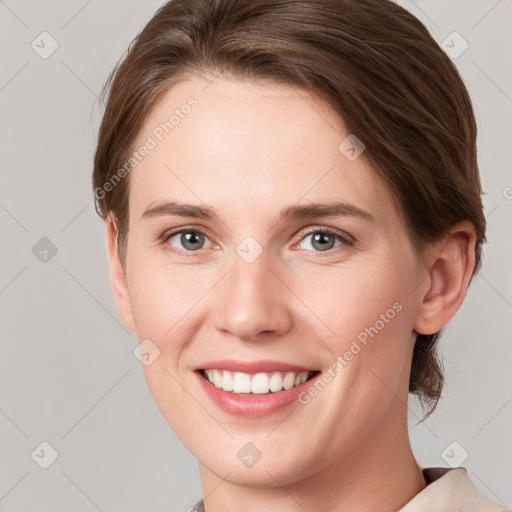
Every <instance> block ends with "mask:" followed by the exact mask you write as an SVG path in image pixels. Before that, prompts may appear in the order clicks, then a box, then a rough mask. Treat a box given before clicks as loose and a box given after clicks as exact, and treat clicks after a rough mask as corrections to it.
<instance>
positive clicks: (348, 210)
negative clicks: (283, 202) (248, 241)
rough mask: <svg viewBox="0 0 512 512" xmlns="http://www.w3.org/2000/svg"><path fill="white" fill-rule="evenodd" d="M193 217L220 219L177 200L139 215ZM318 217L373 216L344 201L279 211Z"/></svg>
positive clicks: (288, 216)
mask: <svg viewBox="0 0 512 512" xmlns="http://www.w3.org/2000/svg"><path fill="white" fill-rule="evenodd" d="M169 216H178V217H193V218H197V219H205V220H210V221H220V218H219V216H218V215H217V214H216V213H215V210H214V209H213V208H212V207H211V206H207V205H204V206H202V205H195V204H186V203H180V202H177V201H161V202H157V203H152V204H150V205H149V206H148V207H147V208H146V209H145V210H144V213H143V214H142V216H141V219H148V218H154V217H169ZM318 217H359V218H362V219H364V220H367V221H370V222H374V221H375V217H374V216H373V215H372V214H371V213H369V212H367V211H366V210H363V209H361V208H359V207H358V206H355V205H352V204H349V203H345V202H335V203H326V204H320V203H310V204H304V205H292V206H288V207H286V208H284V209H283V210H281V212H280V213H279V219H280V221H293V220H300V219H309V218H318Z"/></svg>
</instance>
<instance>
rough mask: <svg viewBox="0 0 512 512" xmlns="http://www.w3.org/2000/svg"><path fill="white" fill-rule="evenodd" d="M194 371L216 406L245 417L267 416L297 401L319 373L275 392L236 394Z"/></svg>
mask: <svg viewBox="0 0 512 512" xmlns="http://www.w3.org/2000/svg"><path fill="white" fill-rule="evenodd" d="M194 373H195V374H196V375H197V378H198V379H199V384H200V385H201V387H202V388H203V390H204V391H205V393H206V394H207V395H208V396H209V397H210V399H211V400H212V401H213V402H214V403H215V404H216V405H217V406H218V407H220V408H221V409H222V410H223V411H225V412H227V413H229V414H234V415H236V416H246V417H262V416H268V415H270V414H274V413H276V412H277V411H279V410H280V409H282V408H284V407H286V406H287V405H289V404H291V403H293V402H297V401H298V396H299V395H300V394H301V393H302V392H303V391H305V390H306V389H307V388H309V386H311V384H312V383H313V381H315V380H316V379H317V378H318V377H319V376H320V373H318V375H315V376H314V377H312V378H310V379H309V380H307V381H306V382H304V383H302V384H300V385H299V386H295V387H293V388H291V389H283V390H282V391H277V392H275V393H273V392H271V393H267V394H265V395H258V394H248V393H242V394H239V395H238V394H236V393H233V392H229V391H224V390H223V389H220V388H218V387H216V386H214V385H213V384H212V383H211V382H210V381H209V380H207V379H205V378H204V377H203V376H202V375H201V373H199V372H198V371H195V372H194Z"/></svg>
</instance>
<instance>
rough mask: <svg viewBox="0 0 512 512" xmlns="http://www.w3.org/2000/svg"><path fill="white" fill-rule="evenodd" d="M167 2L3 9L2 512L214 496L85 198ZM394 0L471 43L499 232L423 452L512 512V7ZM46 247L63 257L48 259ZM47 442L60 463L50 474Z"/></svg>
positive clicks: (450, 339) (465, 59) (485, 168)
mask: <svg viewBox="0 0 512 512" xmlns="http://www.w3.org/2000/svg"><path fill="white" fill-rule="evenodd" d="M161 3H162V2H160V1H147V2H140V1H139V2H135V1H120V0H117V1H100V0H92V1H85V0H73V1H67V2H64V1H62V2H57V1H53V2H37V1H31V2H30V1H20V0H18V1H15V0H6V1H0V55H1V69H0V108H1V118H0V119H1V125H0V130H1V132H0V137H1V139H0V140H1V146H0V172H1V179H2V181H1V187H0V226H1V252H0V254H1V261H0V315H1V317H0V318H1V325H0V333H1V346H0V393H1V394H0V398H1V401H0V432H1V436H0V449H1V452H0V511H9V512H14V511H31V512H42V511H52V512H58V511H70V510H73V511H76V512H82V511H84V512H85V511H97V510H100V511H104V512H107V511H123V512H131V511H134V512H135V511H141V510H145V511H184V510H187V508H188V507H189V506H191V505H192V504H194V503H195V502H196V500H197V499H198V498H199V497H201V495H202V492H201V487H200V482H199V474H198V470H197V463H196V461H195V459H194V458H193V457H192V456H191V455H190V454H189V453H188V452H187V451H186V450H185V449H184V448H183V447H182V446H181V444H180V442H179V441H178V439H177V438H176V437H175V436H174V434H173V432H172V431H171V430H170V428H169V427H168V425H167V423H166V422H165V421H164V419H163V418H162V417H161V415H160V412H159V411H158V409H157V407H156V405H155V404H154V403H153V400H152V398H151V396H150V394H149V392H148V390H147V385H146V382H145V379H144V376H143V372H142V368H141V364H140V363H139V361H138V360H137V359H136V358H135V357H134V355H133V352H132V351H133V349H134V348H135V347H136V337H135V335H134V334H132V333H129V332H128V331H127V330H126V329H125V328H124V327H123V326H122V325H121V324H120V322H119V320H118V317H117V312H116V310H115V306H114V303H113V299H112V294H111V290H110V285H109V281H108V267H107V261H106V253H105V245H104V238H103V225H102V223H101V222H100V219H99V217H97V216H96V214H95V212H94V208H93V201H92V199H93V195H92V191H91V170H92V158H93V153H94V144H95V140H96V136H97V131H98V127H99V122H100V119H101V110H100V109H99V108H98V105H99V103H98V100H97V96H98V95H99V92H100V90H101V87H102V85H103V83H104V81H105V79H106V77H107V75H108V73H109V72H110V70H111V69H112V68H113V66H114V64H115V63H116V62H117V60H118V59H119V57H120V56H121V55H122V54H123V52H124V51H125V49H126V48H127V46H128V43H129V42H130V41H131V39H132V38H133V37H134V36H135V35H136V34H137V33H138V32H139V31H140V29H141V28H142V27H143V26H144V24H145V23H146V22H147V21H148V20H149V18H150V17H151V16H152V14H153V13H154V12H155V11H156V9H157V8H158V7H159V6H160V5H161ZM400 3H401V4H402V5H403V6H404V7H406V8H407V9H409V10H410V11H411V12H412V13H413V14H415V15H416V16H418V17H419V18H420V19H421V20H422V21H423V22H424V23H425V24H426V25H427V27H428V28H429V30H430V31H431V32H432V34H433V36H434V37H435V39H436V40H437V41H439V42H440V43H441V42H442V41H444V40H445V38H446V37H447V36H448V35H450V34H451V33H452V32H453V31H457V32H458V33H459V34H460V35H461V36H462V37H463V38H464V39H465V40H466V41H467V42H468V43H469V47H468V49H467V50H466V51H465V52H464V53H463V54H462V55H460V56H459V57H458V58H457V59H456V60H455V62H456V64H457V66H458V68H459V70H460V73H461V74H462V76H463V78H464V80H465V82H466V84H467V87H468V88H469V92H470V94H471V96H472V99H473V102H474V106H475V110H476V115H477V119H478V123H479V130H480V131H479V140H478V143H479V162H480V167H481V172H482V177H483V186H484V190H485V192H486V196H485V209H486V214H487V219H488V222H489V230H488V238H489V244H487V246H486V248H485V261H484V266H483V270H482V273H481V275H480V276H479V277H478V278H476V279H475V281H474V282H473V283H472V285H471V288H470V291H469V294H468V297H467V299H466V302H465V304H464V306H463V307H462V309H461V311H460V312H459V314H458V315H457V317H456V318H455V320H454V321H453V322H452V323H451V324H450V325H449V326H448V328H447V329H446V333H445V335H444V337H443V340H442V342H441V347H442V353H443V355H444V359H445V370H446V386H445V390H444V396H443V399H442V400H441V402H440V404H439V406H438V408H437V410H436V412H435V413H434V414H433V416H432V417H431V418H430V419H428V420H427V421H425V422H424V423H420V424H417V423H418V419H419V417H420V415H421V410H420V409H419V408H418V406H417V404H416V403H415V401H413V400H410V433H411V442H412V445H413V449H414V452H415V454H416V456H417V459H418V461H419V463H420V464H421V465H422V466H447V465H448V463H447V461H450V460H454V459H456V460H462V459H463V457H464V454H465V452H467V454H468V458H467V460H465V461H464V462H463V463H462V465H463V466H465V467H466V468H467V469H468V473H469V475H470V477H471V479H472V480H473V482H474V483H475V485H476V487H477V488H478V489H479V490H480V491H481V492H482V493H484V494H485V495H487V496H489V497H490V498H491V499H493V500H494V501H496V502H499V503H501V504H503V505H506V506H507V507H508V508H512V485H511V482H512V457H511V454H512V449H511V448H512V436H511V435H510V433H511V432H512V429H511V427H512V385H511V383H512V377H511V372H510V368H511V364H510V363H511V355H512V344H511V343H510V341H511V339H510V332H511V331H510V328H511V322H510V319H511V316H512V315H511V312H512V279H511V277H512V276H511V268H510V256H511V253H512V251H511V237H510V233H511V232H512V231H511V229H510V228H511V226H510V224H511V222H510V220H511V209H512V199H511V198H512V188H510V187H512V175H511V173H510V146H511V141H512V137H511V136H512V115H511V111H512V87H511V76H512V73H511V62H512V59H511V51H510V49H511V48H512V35H511V34H512V32H511V31H510V20H511V15H512V3H511V2H510V0H499V1H496V0H489V1H487V0H479V1H459V2H456V1H446V0H438V1H428V0H421V1H420V0H416V1H414V2H413V1H411V0H404V1H402V2H400ZM43 31H46V32H48V33H49V34H51V37H52V38H54V39H55V40H56V41H57V43H58V48H57V49H56V51H55V52H54V53H53V54H52V55H50V56H49V57H48V58H46V59H43V58H41V57H40V56H39V54H38V53H36V52H35V51H34V50H33V49H32V47H31V43H32V41H34V40H35V42H36V43H37V44H39V51H43V48H41V47H42V46H43V44H44V48H45V49H46V51H47V50H48V49H49V48H51V46H50V44H51V41H50V40H49V39H48V38H47V36H40V34H41V32H43ZM42 37H46V38H47V39H45V42H44V43H41V38H42ZM448 43H450V39H448ZM453 45H455V49H457V48H459V49H460V48H461V46H458V47H457V46H456V45H460V41H458V42H457V40H456V41H455V43H453V44H452V46H453ZM43 237H47V238H48V239H50V240H51V242H52V243H53V244H54V245H55V246H56V248H57V253H56V254H55V255H53V256H52V253H51V251H50V252H49V253H48V254H47V255H46V258H47V261H46V262H43V261H40V259H39V258H42V257H44V256H45V254H44V252H41V251H44V249H45V247H44V244H45V243H46V244H47V242H45V241H43V242H39V241H40V239H41V238H43ZM38 242H39V244H40V245H37V246H36V249H37V250H35V252H36V254H37V255H38V256H39V257H36V254H34V253H33V247H34V246H35V245H36V244H37V243H38ZM41 244H43V245H41ZM43 441H46V442H48V443H49V444H50V445H51V446H52V447H53V448H54V449H55V450H56V451H57V453H58V458H57V459H56V461H55V462H54V463H53V464H52V465H51V466H50V467H49V468H48V469H42V468H41V467H40V466H39V465H38V463H36V461H38V462H39V463H44V461H43V459H44V457H47V459H46V460H47V461H48V460H50V459H48V457H50V456H51V450H50V449H49V448H48V447H45V445H43V446H42V447H41V446H40V443H41V442H43ZM453 442H456V443H457V444H452V443H453ZM34 450H35V452H34ZM41 450H42V451H41ZM33 452H34V454H33V456H32V455H31V454H32V453H33ZM38 454H39V456H38ZM42 454H44V456H43V455H42ZM450 456H451V459H450Z"/></svg>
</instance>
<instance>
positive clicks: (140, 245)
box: [105, 77, 475, 512]
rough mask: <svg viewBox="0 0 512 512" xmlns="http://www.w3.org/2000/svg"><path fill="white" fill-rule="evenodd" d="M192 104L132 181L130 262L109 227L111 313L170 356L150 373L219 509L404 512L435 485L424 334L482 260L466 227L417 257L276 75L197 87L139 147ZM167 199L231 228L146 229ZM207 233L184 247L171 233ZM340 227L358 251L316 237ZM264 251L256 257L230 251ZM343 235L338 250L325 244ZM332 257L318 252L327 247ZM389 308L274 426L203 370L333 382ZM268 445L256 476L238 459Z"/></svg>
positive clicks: (326, 118) (362, 162) (364, 171)
mask: <svg viewBox="0 0 512 512" xmlns="http://www.w3.org/2000/svg"><path fill="white" fill-rule="evenodd" d="M190 96H194V97H195V98H196V99H197V101H198V105H197V107H195V108H194V109H193V110H192V111H191V113H190V114H189V115H188V116H185V117H184V118H183V119H181V120H180V123H179V124H178V125H177V126H176V127H175V128H174V129H173V130H172V132H170V133H169V134H167V135H165V137H164V138H163V140H162V141H161V142H160V143H159V144H158V145H157V147H155V148H154V149H152V150H151V151H150V152H149V154H148V155H147V156H146V157H145V158H144V159H143V160H142V161H141V162H140V163H139V164H138V165H137V166H136V167H135V168H134V169H133V170H132V171H131V173H130V177H129V179H130V194H129V205H130V206H129V217H130V219H129V231H128V233H129V235H128V246H127V257H126V262H125V266H124V268H123V265H122V264H121V261H120V258H119V254H118V252H117V250H116V244H115V237H116V233H115V228H114V223H113V222H111V220H110V219H107V220H106V223H105V227H106V239H107V250H108V256H109V263H110V273H111V281H112V287H113V290H114V297H115V300H116V305H117V308H118V311H119V314H120V316H121V319H122V321H123V323H124V324H125V326H126V327H128V328H129V329H131V330H134V331H136V332H137V335H138V339H139V340H141V341H142V340H144V339H147V338H149V339H150V340H151V341H152V342H153V343H154V344H155V345H156V346H157V347H158V349H159V350H160V356H159V357H158V358H157V359H156V360H155V361H154V362H153V363H152V364H151V365H149V366H144V371H145V376H146V379H147V382H148V385H149V388H150V390H151V393H152V395H153V397H154V399H155V402H156V403H157V405H158V407H159V408H160V410H161V412H162V414H163V415H164V417H165V419H166V420H167V422H168V423H169V425H170V426H171V427H172V429H173V430H174V431H175V432H176V434H177V435H178V437H179V438H180V439H181V441H182V442H183V443H184V445H185V446H186V447H187V448H188V449H189V450H190V451H191V452H192V454H193V455H194V456H195V457H196V458H197V459H198V461H199V468H200V475H201V482H202V486H203V491H204V496H205V507H206V510H207V511H208V512H221V511H222V512H230V511H235V510H237V511H238V510H244V511H256V510H258V511H260V510H280V511H286V512H292V511H299V510H301V511H302V510H304V509H305V510H326V511H327V510H328V511H332V512H335V511H342V510H343V511H345V510H350V511H374V510H380V511H382V512H386V511H389V512H391V511H396V510H398V509H399V508H400V507H402V506H404V505H405V504H406V503H407V502H408V501H410V500H411V499H412V498H413V497H414V496H415V495H416V494H418V493H419V492H420V491H421V490H423V489H424V488H425V486H426V482H425V481H424V479H423V476H422V473H421V468H420V466H419V465H418V463H417V462H416V460H415V458H414V456H413V453H412V450H411V446H410V442H409V437H408V431H407V398H408V383H409V375H410V364H411V358H412V350H413V345H414V339H415V332H417V333H423V334H429V333H434V332H437V331H438V330H440V329H441V328H442V327H443V326H444V325H445V324H446V323H447V322H448V321H449V320H450V319H451V318H452V317H453V315H454V314H455V312H456V311H457V309H458V308H459V306H460V304H461V302H462V300H463V298H464V295H465V292H466V288H467V286H468V283H469V279H470V276H471V272H472V270H473V267H474V256H473V254H474V244H475V235H474V231H473V229H472V227H471V225H470V224H469V223H466V222H463V223H460V224H458V225H456V226H454V227H453V228H452V230H450V232H448V233H446V234H445V236H443V237H441V238H440V239H439V240H438V241H437V242H436V243H433V244H430V245H428V246H427V247H426V249H425V253H424V255H423V257H422V258H420V257H419V256H418V254H417V253H416V252H415V250H414V248H413V246H412V244H411V241H410V239H409V238H408V236H407V233H406V231H405V228H404V225H403V223H402V221H401V220H400V217H399V214H398V211H397V210H396V207H395V204H394V202H393V199H392V197H391V196H390V194H389V192H388V190H387V188H386V186H385V185H384V183H383V182H382V180H381V179H380V178H379V176H378V175H377V173H376V172H375V171H374V169H372V168H371V166H370V165H369V164H368V162H367V161H366V159H365V158H364V153H363V155H362V156H361V157H359V158H357V159H356V160H355V161H349V160H348V159H347V158H346V157H345V155H344V154H343V153H341V152H340V150H339V149H338V145H339V144H340V142H341V141H342V140H344V139H345V137H346V136H347V135H348V132H347V130H346V129H345V127H344V124H343V122H342V121H341V120H340V119H339V118H338V117H337V115H336V114H335V113H334V112H333V111H332V110H331V109H330V107H329V106H327V105H326V104H325V103H323V102H322V101H321V100H319V99H318V98H316V97H315V96H313V95H311V94H309V93H306V92H304V91H299V90H297V89H296V88H294V87H291V86H286V85H278V84H275V83H271V82H258V83H256V82H252V83H249V82H239V81H238V82H237V81H234V80H230V79H226V78H217V79H215V80H213V81H212V82H211V83H209V82H207V81H205V80H203V79H199V78H196V77H194V78H187V79H186V80H185V81H183V82H181V83H178V84H177V85H175V86H174V87H173V88H172V89H170V90H169V91H168V92H167V93H166V95H165V96H164V97H163V98H162V99H161V100H160V102H159V103H158V104H157V106H156V108H155V109H154V110H153V111H152V112H151V113H150V115H149V116H148V117H147V118H146V120H145V122H144V126H143V128H142V130H141V132H140V136H139V138H138V141H137V143H136V145H135V146H136V147H138V146H139V145H141V144H142V143H143V142H144V140H145V139H146V137H147V135H148V134H151V132H152V130H154V128H155V127H156V126H158V125H159V123H160V122H162V121H164V120H166V119H168V118H169V113H170V112H172V111H173V110H174V109H176V108H179V107H180V106H181V105H183V104H185V103H186V101H187V99H188V98H189V97H190ZM164 200H169V201H170V200H174V201H182V202H186V203H192V204H197V205H204V204H207V205H210V206H211V207H212V208H213V209H214V210H215V212H216V213H217V214H218V216H219V218H220V220H218V221H210V220H204V219H197V218H188V217H178V216H159V217H151V218H141V216H142V214H143V212H144V210H145V209H146V208H147V207H148V206H150V205H154V204H155V203H156V202H159V201H164ZM331 201H332V202H339V201H343V202H346V203H348V204H350V205H355V206H357V207H358V208H360V209H363V210H365V211H366V212H368V213H369V214H371V215H372V218H373V220H367V219H364V218H359V217H356V216H347V215H345V216H338V217H323V218H322V217H320V218H305V219H300V220H294V221H291V222H290V221H279V212H280V211H281V209H283V208H285V207H287V206H290V205H295V204H300V205H303V204H307V203H327V202H331ZM182 227H185V228H190V230H192V231H194V232H196V233H197V229H200V230H201V231H202V232H203V233H205V235H206V238H205V239H204V243H203V245H202V246H201V242H200V241H199V242H196V244H197V246H199V247H200V248H199V249H195V251H194V250H190V249H188V254H187V255H184V254H180V253H179V251H182V252H186V251H187V246H183V240H182V241H181V242H180V236H179V235H178V236H174V237H173V238H171V239H169V240H167V241H161V240H159V237H160V236H161V235H162V234H164V233H165V232H166V231H167V230H169V229H171V228H182ZM325 227H329V228H331V229H335V230H338V231H339V232H340V233H347V234H349V235H350V237H351V238H352V239H353V240H355V243H353V244H350V243H343V242H340V241H337V239H336V237H335V236H334V237H332V238H328V240H327V241H328V242H330V243H331V245H329V246H328V247H331V246H332V248H331V249H329V250H328V251H322V250H321V249H319V248H318V247H319V246H318V244H316V245H315V244H314V243H313V236H311V235H307V234H306V232H307V231H309V230H310V229H312V228H317V229H318V230H321V228H325ZM249 235H250V236H252V237H253V238H254V239H255V240H256V241H257V242H258V244H259V245H260V246H261V249H262V253H261V255H260V256H259V257H258V258H257V259H256V260H255V261H254V262H252V263H250V264H249V263H247V262H246V261H245V260H244V259H243V258H241V257H240V256H239V255H238V254H237V252H236V248H237V246H238V245H239V244H240V242H241V241H242V240H243V239H244V238H245V237H246V236H249ZM331 240H332V241H331ZM320 247H321V246H320ZM394 303H399V304H400V305H401V306H402V309H401V311H400V312H399V313H397V314H396V316H395V318H393V319H392V320H391V321H389V322H388V323H386V324H385V327H384V328H383V329H381V330H380V331H379V333H378V335H377V336H375V337H374V338H373V339H370V341H369V342H368V344H367V345H366V346H364V347H363V348H362V350H361V351H360V352H359V353H358V354H357V355H356V356H355V357H354V358H353V359H352V360H351V361H350V363H349V364H348V365H347V366H346V367H345V368H344V369H343V370H342V371H341V372H339V373H338V374H337V375H336V377H335V378H333V379H332V380H331V382H329V383H328V385H327V386H326V387H325V388H324V389H323V390H322V391H321V392H320V393H318V395H317V396H315V397H314V398H312V399H311V401H310V403H308V404H307V405H303V404H300V403H293V404H291V405H289V406H287V407H286V408H285V409H283V410H280V411H279V412H277V413H275V414H272V415H270V416H267V417H263V418H257V419H255V418H250V417H239V416H233V415H230V414H228V413H226V412H224V411H222V410H221V409H219V408H218V407H217V406H216V405H215V404H214V403H213V402H211V401H210V399H209V398H208V397H207V396H206V395H205V394H204V392H203V390H202V389H201V388H200V386H199V384H198V381H197V377H196V375H194V373H193V369H194V368H196V367H198V366H200V364H201V363H205V362H207V361H211V360H215V359H223V358H232V359H233V358H237V359H242V360H261V359H272V360H280V361H287V362H289V363H294V364H299V365H303V366H306V367H308V368H311V369H319V370H322V371H324V372H325V371H327V369H328V368H329V367H332V365H333V363H334V362H335V360H336V357H337V356H338V355H340V354H344V353H345V352H346V350H347V349H348V348H349V347H350V344H351V343H352V341H353V340H354V339H356V338H357V336H358V334H360V333H361V332H362V331H364V329H365V328H367V327H370V326H373V325H375V323H376V321H377V320H379V318H380V315H381V314H383V313H385V312H386V311H387V310H388V309H389V308H391V307H392V305H393V304H394ZM247 442H251V443H253V444H254V445H255V446H256V447H257V448H258V450H259V451H260V452H261V454H262V457H261V459H260V460H259V461H258V462H257V463H256V464H255V465H254V466H252V467H251V468H248V467H245V466H244V465H243V464H242V463H241V462H240V460H239V459H238V458H237V456H236V454H237V452H238V451H239V450H240V449H241V448H242V447H243V446H244V445H245V444H246V443H247Z"/></svg>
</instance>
